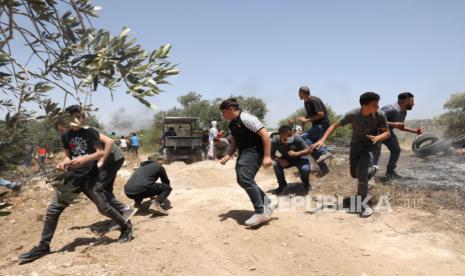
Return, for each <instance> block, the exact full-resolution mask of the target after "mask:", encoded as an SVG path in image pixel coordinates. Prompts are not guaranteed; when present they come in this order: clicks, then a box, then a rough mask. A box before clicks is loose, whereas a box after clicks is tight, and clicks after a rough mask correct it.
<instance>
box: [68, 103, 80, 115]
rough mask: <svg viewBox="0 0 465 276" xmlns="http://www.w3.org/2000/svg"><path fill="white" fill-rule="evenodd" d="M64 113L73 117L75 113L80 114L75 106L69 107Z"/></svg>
mask: <svg viewBox="0 0 465 276" xmlns="http://www.w3.org/2000/svg"><path fill="white" fill-rule="evenodd" d="M65 112H66V113H68V114H69V115H73V114H74V113H77V112H79V113H81V107H80V106H79V105H77V104H75V105H71V106H68V107H67V108H66V109H65Z"/></svg>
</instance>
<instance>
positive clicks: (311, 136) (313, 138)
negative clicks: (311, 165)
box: [301, 125, 328, 168]
mask: <svg viewBox="0 0 465 276" xmlns="http://www.w3.org/2000/svg"><path fill="white" fill-rule="evenodd" d="M325 131H326V128H325V127H323V126H322V125H316V126H313V127H311V128H310V129H309V130H307V131H305V132H304V133H303V134H302V136H301V137H302V139H304V141H305V143H307V145H309V146H311V145H313V144H314V143H316V142H318V141H319V140H320V139H321V138H322V137H323V135H324V134H325ZM326 153H328V150H327V149H326V147H321V148H320V149H315V150H313V152H312V157H313V159H315V161H316V160H318V158H320V156H321V155H323V154H326ZM319 166H320V168H322V166H326V164H325V163H322V164H319Z"/></svg>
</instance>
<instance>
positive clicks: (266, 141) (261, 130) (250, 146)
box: [220, 99, 276, 227]
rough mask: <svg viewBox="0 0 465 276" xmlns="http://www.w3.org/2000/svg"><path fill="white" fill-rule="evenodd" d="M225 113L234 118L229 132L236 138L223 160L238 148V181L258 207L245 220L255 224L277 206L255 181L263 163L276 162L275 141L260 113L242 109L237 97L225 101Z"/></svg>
mask: <svg viewBox="0 0 465 276" xmlns="http://www.w3.org/2000/svg"><path fill="white" fill-rule="evenodd" d="M220 110H221V112H222V113H223V117H224V118H225V119H226V120H228V121H230V122H229V132H230V133H231V136H232V139H231V142H230V147H229V153H228V154H227V155H226V156H225V157H223V159H222V160H221V164H223V165H224V164H226V163H227V162H228V161H229V159H230V158H231V156H233V155H234V153H235V152H236V149H238V150H239V157H238V158H237V162H236V177H237V182H238V184H239V185H240V186H241V187H242V188H243V189H244V190H245V191H246V192H247V194H248V196H249V198H250V200H251V201H252V204H253V206H254V209H255V213H254V215H253V216H252V217H250V218H249V219H248V220H247V221H245V224H246V225H247V226H248V227H255V226H259V225H261V224H264V223H266V222H268V221H269V220H270V219H271V215H272V213H273V211H274V209H275V207H276V206H271V204H270V199H269V198H268V197H267V196H266V194H265V193H264V192H263V191H262V189H260V187H259V186H258V185H257V183H256V182H255V176H256V175H257V172H258V170H259V169H260V165H262V166H263V167H264V168H265V169H266V168H269V167H271V166H272V165H273V160H272V159H271V142H270V138H269V135H268V131H267V130H266V128H265V127H264V126H263V124H262V123H261V122H260V121H259V120H258V119H257V117H255V116H253V115H250V114H248V113H245V112H242V110H241V109H240V107H239V103H238V102H237V100H236V99H228V100H225V101H223V102H222V103H221V105H220Z"/></svg>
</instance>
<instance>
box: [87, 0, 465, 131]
mask: <svg viewBox="0 0 465 276" xmlns="http://www.w3.org/2000/svg"><path fill="white" fill-rule="evenodd" d="M94 3H95V4H97V5H99V6H102V7H103V10H102V11H101V12H100V17H99V18H98V19H96V21H95V22H96V24H95V25H96V26H97V27H103V28H107V29H110V30H111V31H112V32H115V33H117V32H119V31H120V30H121V28H122V26H128V27H130V28H131V30H132V32H131V33H132V34H133V35H134V36H135V37H136V38H137V39H138V41H139V42H140V43H141V44H142V45H143V46H144V47H145V48H146V49H147V50H152V49H154V48H158V47H159V46H160V45H161V44H164V43H170V44H172V45H173V50H172V54H171V60H172V61H173V62H175V63H179V69H180V71H181V74H180V75H178V76H175V77H173V78H172V79H171V82H172V85H171V86H165V87H164V89H165V90H166V93H164V94H162V95H159V96H156V97H154V98H152V99H151V101H152V102H153V103H155V104H156V105H157V106H158V107H159V108H160V109H167V108H169V107H172V106H173V105H175V104H176V97H178V96H179V95H182V94H184V93H186V92H188V91H193V90H195V91H197V92H199V93H201V94H202V95H204V97H205V98H214V97H217V96H222V97H226V96H228V95H230V94H241V95H246V96H257V97H261V98H263V99H264V100H265V101H266V102H267V104H268V107H269V109H270V112H269V115H268V116H267V118H266V122H267V124H268V125H271V126H275V125H276V123H277V121H278V120H280V119H282V118H283V117H285V116H287V115H289V114H290V113H292V112H293V111H295V110H296V109H297V108H299V107H302V106H303V103H302V102H301V101H299V99H298V96H297V90H298V87H299V86H301V85H308V86H310V88H311V90H312V93H313V94H314V95H316V96H319V97H321V98H322V99H323V100H324V101H325V102H326V103H327V104H329V105H331V106H332V107H333V108H334V109H335V111H336V112H337V113H343V112H345V111H347V110H349V109H351V108H353V107H355V106H357V105H358V96H359V95H360V94H361V93H362V92H364V91H375V92H378V93H380V94H381V96H382V102H383V104H384V103H392V102H394V101H395V100H396V96H397V94H398V93H399V92H401V91H406V90H408V91H411V92H413V93H414V94H415V95H416V104H417V105H416V107H415V108H414V110H413V111H412V112H411V113H410V114H409V118H429V117H433V116H435V115H438V114H440V113H441V112H442V105H443V103H444V102H445V100H446V99H447V98H448V96H449V95H450V94H452V93H456V92H460V91H465V74H464V71H465V70H464V66H465V50H464V49H465V48H464V47H465V16H463V12H464V11H465V1H460V0H457V1H428V0H419V1H408V0H398V1H395V0H389V1H388V0H385V1H375V0H369V1H357V0H351V1H349V0H341V1H330V0H325V1H304V0H302V1H291V0H289V1H284V0H283V1H270V0H267V1H265V0H262V1H258V0H257V1H254V0H235V1H232V0H229V1H226V0H210V1H202V0H198V1H192V0H185V1H175V0H170V1H155V0H145V1H142V0H140V1H122V0H112V1H96V0H94ZM99 92H101V93H100V94H101V95H100V96H97V97H95V98H94V99H95V100H94V103H95V104H96V105H97V106H98V107H100V109H101V110H102V112H101V113H100V116H101V118H102V119H103V121H104V122H109V121H110V117H111V114H112V113H113V112H116V111H117V110H121V109H120V108H122V107H124V110H125V111H126V112H127V113H128V114H129V115H132V116H133V117H134V118H137V120H139V119H140V120H144V118H145V119H151V116H152V115H151V113H150V112H149V111H148V110H147V109H145V107H143V106H142V105H141V104H139V103H138V102H137V101H136V100H135V99H132V98H131V97H129V96H127V95H126V94H125V93H124V90H123V89H121V91H119V92H121V93H118V94H117V95H116V97H115V101H114V102H113V103H110V102H109V100H108V99H109V97H108V94H107V92H106V91H105V90H104V89H102V90H101V91H99ZM129 115H128V116H129Z"/></svg>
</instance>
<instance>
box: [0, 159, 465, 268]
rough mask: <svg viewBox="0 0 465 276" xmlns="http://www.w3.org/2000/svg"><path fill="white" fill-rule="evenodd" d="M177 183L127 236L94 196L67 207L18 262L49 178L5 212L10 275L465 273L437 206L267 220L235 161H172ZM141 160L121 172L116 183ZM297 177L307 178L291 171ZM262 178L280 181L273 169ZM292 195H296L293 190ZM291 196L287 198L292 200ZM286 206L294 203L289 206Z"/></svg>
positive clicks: (460, 247)
mask: <svg viewBox="0 0 465 276" xmlns="http://www.w3.org/2000/svg"><path fill="white" fill-rule="evenodd" d="M167 170H168V173H169V176H170V178H171V179H172V183H173V188H174V191H173V194H172V195H171V197H170V199H171V203H172V206H173V208H172V209H171V210H170V215H169V216H168V217H162V218H152V217H150V216H137V217H135V218H134V219H133V223H134V224H135V227H136V230H135V236H136V238H135V240H134V241H132V242H131V243H128V244H117V243H115V242H114V239H116V238H117V237H118V232H110V233H105V229H106V228H107V226H108V221H107V220H105V218H103V217H102V216H100V215H99V214H98V212H97V211H96V209H95V207H94V206H93V205H92V204H91V203H90V202H89V201H88V200H86V199H84V198H82V199H81V202H79V203H78V204H75V205H73V206H71V207H70V208H69V209H68V210H66V211H65V212H64V214H63V215H62V218H61V221H60V224H59V226H58V230H57V232H56V235H55V238H54V240H53V243H52V250H54V253H53V254H51V255H49V256H46V257H44V258H42V259H39V260H37V261H36V262H34V263H30V264H25V265H18V264H17V262H16V261H15V260H16V258H17V256H18V254H19V253H22V252H24V251H27V250H29V249H30V248H31V246H33V245H35V244H36V243H37V241H38V238H39V235H40V231H41V228H42V223H43V222H42V219H43V214H44V212H45V208H46V205H47V203H48V200H49V199H50V196H51V194H52V191H51V190H50V189H48V188H47V187H46V186H45V184H43V183H41V182H39V183H38V184H36V185H35V186H34V187H31V189H28V190H27V191H24V192H23V194H22V195H21V197H19V198H17V199H15V200H16V202H14V203H15V205H14V206H13V208H12V212H13V213H12V215H10V216H7V217H0V225H1V229H2V231H1V232H0V274H1V275H271V274H274V275H292V274H301V275H465V254H464V252H465V251H464V249H465V245H464V242H463V241H462V240H463V236H460V235H459V234H457V233H456V232H453V231H443V230H441V231H439V230H438V229H437V228H435V227H432V226H430V225H425V223H424V221H425V220H424V219H423V218H427V219H434V218H431V217H432V215H431V213H429V212H425V211H423V210H418V209H408V208H395V212H394V213H376V214H375V215H374V216H372V217H371V218H369V219H360V218H359V217H357V216H356V215H353V214H347V213H342V212H335V213H334V212H333V213H316V214H310V213H308V212H306V211H305V209H304V208H303V206H301V207H298V208H297V210H296V211H293V212H289V211H278V212H276V213H275V215H274V219H273V220H272V221H271V222H270V223H269V225H266V226H264V227H262V228H260V229H258V230H248V229H246V228H245V227H244V226H243V225H242V224H243V221H244V220H245V219H247V218H248V216H250V214H251V211H250V210H251V204H250V203H249V201H248V198H247V196H246V194H245V192H244V191H242V190H241V189H240V188H239V187H238V186H237V184H236V183H235V179H234V164H233V162H231V163H229V164H228V165H227V166H221V165H219V164H217V163H213V162H201V163H196V164H193V165H189V166H186V165H184V164H181V163H175V164H173V165H170V166H167ZM130 173H131V169H129V168H125V169H123V170H122V171H121V172H120V175H119V178H118V180H117V187H116V190H117V192H118V194H119V195H120V197H121V198H124V200H125V201H126V202H128V203H129V201H128V200H127V199H126V198H125V197H122V196H121V190H122V186H123V184H124V182H125V180H126V179H127V178H128V177H129V175H130ZM288 173H289V177H290V180H291V181H290V182H292V181H297V178H296V177H295V176H293V174H292V172H288ZM335 181H339V182H341V181H342V183H343V184H344V185H352V186H355V185H354V182H353V181H352V180H351V179H349V178H348V176H347V174H346V170H345V169H340V171H339V172H337V173H334V174H333V175H332V176H328V177H325V178H323V179H319V180H315V181H314V185H315V186H316V191H318V190H319V189H320V188H322V187H328V186H331V185H333V183H335ZM258 182H259V183H260V185H261V186H262V187H263V188H265V190H268V189H271V188H274V185H275V179H274V175H273V174H272V171H270V170H269V171H263V170H262V171H261V172H260V174H259V176H258ZM287 200H288V201H289V200H290V199H289V198H287ZM282 202H284V203H285V202H286V200H282ZM283 209H284V208H283Z"/></svg>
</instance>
